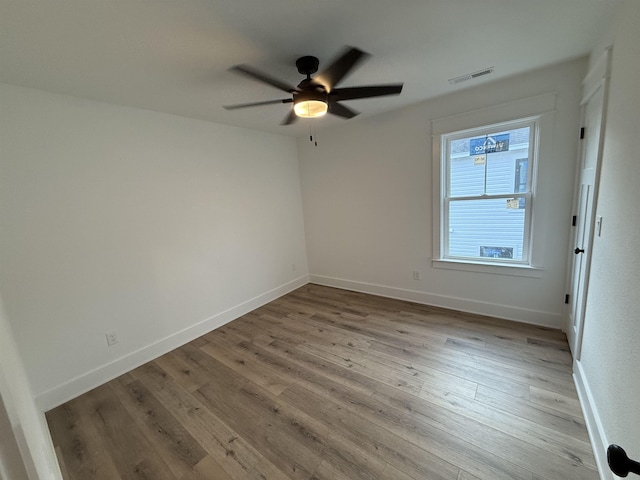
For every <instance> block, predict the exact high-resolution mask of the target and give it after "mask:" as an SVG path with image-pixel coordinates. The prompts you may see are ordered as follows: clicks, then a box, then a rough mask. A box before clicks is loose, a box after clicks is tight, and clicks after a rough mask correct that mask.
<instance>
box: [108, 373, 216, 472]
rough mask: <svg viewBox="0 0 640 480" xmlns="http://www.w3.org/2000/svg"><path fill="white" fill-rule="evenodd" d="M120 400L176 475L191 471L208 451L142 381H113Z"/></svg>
mask: <svg viewBox="0 0 640 480" xmlns="http://www.w3.org/2000/svg"><path fill="white" fill-rule="evenodd" d="M111 388H112V389H113V391H114V392H115V394H116V396H117V398H118V399H119V400H120V403H121V404H122V405H123V406H124V408H125V409H127V411H128V412H129V414H130V415H131V417H132V418H133V419H134V421H135V422H136V423H137V425H138V426H139V428H140V430H141V432H142V433H143V434H144V436H145V438H146V439H147V440H148V441H149V442H150V443H151V445H153V447H154V449H155V450H156V452H157V453H158V454H159V455H160V456H161V457H162V458H163V459H164V461H165V463H166V464H167V465H168V466H169V469H170V470H171V472H172V473H173V475H174V476H175V477H177V478H179V477H181V476H183V475H184V474H185V473H187V472H190V471H192V469H193V467H194V466H195V465H197V464H198V463H199V462H200V461H201V460H202V459H203V458H204V457H206V456H207V452H205V451H204V450H203V448H202V447H201V446H200V444H199V443H198V442H197V441H196V440H195V439H194V438H193V437H192V436H191V434H190V433H189V432H188V431H187V430H186V429H185V428H184V426H183V425H182V424H181V423H180V422H178V420H176V419H175V417H174V416H173V415H172V414H171V412H169V410H167V409H166V408H165V407H164V406H163V405H162V404H161V403H160V402H159V401H158V400H157V399H156V398H155V396H154V395H153V393H151V391H150V390H149V389H147V388H146V387H145V386H144V385H143V384H142V383H141V382H140V381H139V380H136V381H134V382H131V383H129V384H128V385H126V386H123V385H121V384H118V383H113V384H111Z"/></svg>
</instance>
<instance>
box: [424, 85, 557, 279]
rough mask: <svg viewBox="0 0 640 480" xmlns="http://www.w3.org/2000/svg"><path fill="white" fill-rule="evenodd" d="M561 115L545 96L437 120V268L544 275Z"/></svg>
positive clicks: (434, 187) (433, 128)
mask: <svg viewBox="0 0 640 480" xmlns="http://www.w3.org/2000/svg"><path fill="white" fill-rule="evenodd" d="M494 100H495V99H494ZM555 108H556V94H555V93H544V94H541V95H536V96H533V97H527V98H522V99H517V100H511V101H507V102H505V103H493V104H489V105H487V106H486V107H484V108H479V109H475V110H474V109H470V110H468V111H467V112H466V113H457V114H455V115H450V116H447V117H441V118H436V119H433V120H431V133H432V137H431V138H432V147H433V156H432V159H433V177H432V178H433V185H432V191H433V256H432V259H431V263H432V266H433V267H434V268H444V269H449V270H459V271H471V272H479V273H489V274H495V275H515V276H525V277H538V278H539V277H540V276H541V275H542V271H543V270H544V265H543V262H544V259H545V258H546V256H545V255H546V253H545V246H546V245H547V243H548V241H547V237H548V235H549V230H548V228H545V223H544V222H545V221H546V219H547V218H548V215H549V212H550V210H551V209H553V208H554V206H553V205H552V204H550V203H549V196H548V195H545V189H544V186H545V185H546V184H548V180H549V179H548V175H549V173H548V172H550V171H552V170H553V168H552V163H553V162H554V161H555V159H556V155H555V152H554V151H553V135H554V129H553V125H554V115H555V113H554V112H555ZM540 187H541V188H540ZM534 207H535V208H534Z"/></svg>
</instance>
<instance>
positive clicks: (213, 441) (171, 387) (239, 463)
mask: <svg viewBox="0 0 640 480" xmlns="http://www.w3.org/2000/svg"><path fill="white" fill-rule="evenodd" d="M136 376H137V378H139V379H140V381H141V382H142V383H144V384H145V386H146V387H147V388H149V389H150V390H152V391H153V392H154V393H155V395H156V398H158V400H159V401H160V402H161V403H162V404H163V405H164V406H165V407H166V408H167V409H168V410H170V411H171V412H172V414H173V415H174V417H175V418H176V419H177V420H178V421H179V422H180V423H181V424H182V425H184V427H185V428H186V429H187V430H188V431H189V433H191V435H192V436H193V437H194V438H195V439H196V440H197V441H198V443H199V444H200V445H201V446H202V448H204V449H205V450H206V451H207V453H208V454H209V456H211V457H212V458H213V459H214V460H215V461H216V462H217V463H218V464H219V465H220V466H221V467H222V468H223V469H224V470H225V472H227V473H228V474H229V475H230V476H231V477H232V478H244V477H245V476H246V475H247V473H248V472H249V471H251V470H252V469H253V468H254V467H255V466H256V465H257V464H258V463H259V462H260V460H261V459H262V455H261V454H260V453H259V452H258V451H257V450H255V449H254V448H253V447H252V446H251V445H250V444H249V443H248V442H247V441H246V440H245V439H244V438H242V437H241V436H240V435H239V434H238V432H236V431H235V430H233V429H232V428H231V427H229V425H228V424H227V423H226V422H224V421H223V420H221V419H220V418H218V417H217V416H215V415H214V414H213V413H212V412H211V411H209V410H208V409H207V408H206V407H205V406H204V405H203V404H202V403H201V402H199V401H198V400H197V399H196V398H195V397H194V396H193V395H192V394H190V393H189V392H188V391H186V390H184V389H183V388H182V387H181V386H180V385H178V384H177V383H176V382H174V381H172V379H171V377H169V375H167V374H166V373H165V372H164V371H162V370H161V369H160V368H159V367H158V366H157V365H156V364H155V362H151V363H148V364H146V365H143V366H142V367H140V368H139V369H137V370H136Z"/></svg>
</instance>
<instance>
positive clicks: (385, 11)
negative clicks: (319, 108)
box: [0, 0, 618, 135]
mask: <svg viewBox="0 0 640 480" xmlns="http://www.w3.org/2000/svg"><path fill="white" fill-rule="evenodd" d="M617 1H618V0H39V1H36V0H0V82H3V83H10V84H16V85H23V86H27V87H33V88H38V89H43V90H48V91H52V92H58V93H64V94H70V95H75V96H79V97H86V98H90V99H95V100H101V101H106V102H111V103H115V104H121V105H129V106H133V107H139V108H144V109H149V110H155V111H159V112H166V113H172V114H177V115H183V116H187V117H193V118H200V119H205V120H211V121H215V122H220V123H226V124H231V125H238V126H243V127H248V128H254V129H259V130H264V131H269V132H276V133H281V134H285V135H300V134H303V133H305V132H307V131H308V126H309V123H308V122H310V121H315V122H316V126H318V127H320V128H321V127H324V126H332V125H338V124H340V122H354V121H358V118H362V117H365V116H369V115H373V114H376V113H380V112H382V111H385V110H390V109H395V108H399V107H402V106H406V105H409V104H412V103H416V102H419V101H422V100H425V99H427V98H430V97H434V96H436V95H441V94H444V93H448V92H451V91H454V90H455V89H456V88H466V87H469V86H471V85H477V84H478V83H481V82H485V81H490V80H493V79H497V78H501V77H505V76H509V75H513V74H516V73H519V72H523V71H526V70H531V69H533V68H537V67H541V66H545V65H550V64H553V63H557V62H560V61H563V60H567V59H571V58H575V57H578V56H582V55H585V54H587V53H588V52H589V51H590V49H591V48H593V47H594V46H595V44H596V42H597V41H598V40H599V38H600V35H601V32H602V28H601V26H602V25H607V24H608V21H609V19H610V16H611V14H612V10H613V7H614V4H615V3H616V2H617ZM345 45H353V46H355V47H358V48H360V49H362V50H364V51H366V52H369V53H371V54H372V57H371V58H370V59H369V60H368V61H367V62H365V63H363V64H362V65H360V66H359V67H358V68H357V70H356V71H354V73H353V75H351V76H349V77H348V78H347V79H345V80H344V81H343V83H342V84H341V85H340V86H353V85H363V84H371V83H394V82H404V91H403V92H402V94H401V95H400V96H393V97H385V98H375V99H367V100H353V101H350V102H346V104H347V105H348V106H350V107H352V108H354V109H356V110H359V111H360V112H362V115H361V117H356V118H354V119H352V120H344V119H341V118H336V117H331V116H327V117H325V118H321V119H316V120H305V121H299V122H298V123H297V124H296V125H293V126H280V122H281V120H282V119H283V118H284V117H285V115H286V114H287V112H288V108H290V105H270V106H263V107H256V108H253V109H244V110H235V111H227V110H224V109H223V108H222V105H228V104H235V103H244V102H253V101H261V100H270V99H277V98H285V97H286V96H287V94H286V93H283V92H281V91H278V90H276V89H274V88H272V87H269V86H267V85H262V84H260V83H257V82H255V81H252V80H250V79H248V78H245V77H242V76H238V75H235V74H233V73H230V72H228V71H227V69H228V68H229V67H230V66H232V65H235V64H239V63H247V64H250V65H252V66H254V67H257V68H259V69H261V70H263V71H265V72H268V73H270V74H272V75H274V76H277V77H279V78H282V79H283V80H285V81H287V82H289V83H292V84H297V83H298V82H299V81H300V80H301V79H302V76H300V75H299V74H298V72H297V71H296V68H295V60H296V58H298V57H300V56H302V55H314V56H317V57H318V58H319V59H320V69H322V67H323V65H325V66H326V65H327V63H328V62H329V61H330V60H331V59H332V58H333V57H334V56H335V55H336V54H337V53H338V52H339V51H341V49H342V48H343V47H344V46H345ZM489 66H493V67H495V70H494V73H493V74H491V75H489V76H487V77H483V78H482V79H476V80H472V81H469V82H465V83H462V84H460V85H458V86H455V87H453V86H451V85H450V84H449V82H448V79H450V78H453V77H457V76H460V75H463V74H466V73H470V72H474V71H477V70H480V69H482V68H484V67H489Z"/></svg>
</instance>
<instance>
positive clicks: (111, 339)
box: [104, 332, 118, 346]
mask: <svg viewBox="0 0 640 480" xmlns="http://www.w3.org/2000/svg"><path fill="white" fill-rule="evenodd" d="M104 335H105V337H107V345H108V346H112V345H115V344H116V343H118V334H117V333H116V332H109V333H105V334H104Z"/></svg>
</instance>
